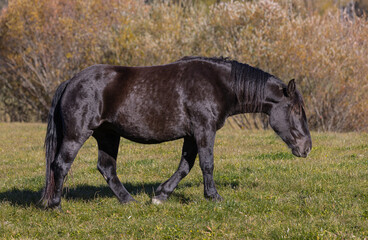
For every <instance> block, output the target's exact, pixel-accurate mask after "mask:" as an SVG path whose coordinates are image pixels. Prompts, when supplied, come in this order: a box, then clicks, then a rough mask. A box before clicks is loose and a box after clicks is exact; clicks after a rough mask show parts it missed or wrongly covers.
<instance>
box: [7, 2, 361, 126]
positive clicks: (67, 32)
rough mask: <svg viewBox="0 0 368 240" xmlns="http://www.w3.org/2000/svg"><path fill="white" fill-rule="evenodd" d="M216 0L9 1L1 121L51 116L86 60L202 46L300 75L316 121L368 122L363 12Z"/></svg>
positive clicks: (141, 57) (128, 59) (144, 56)
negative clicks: (57, 97) (59, 92)
mask: <svg viewBox="0 0 368 240" xmlns="http://www.w3.org/2000/svg"><path fill="white" fill-rule="evenodd" d="M166 2H167V1H166ZM212 2H213V3H212ZM212 2H211V1H207V4H203V3H202V4H201V3H200V1H198V2H196V1H194V2H193V1H176V2H175V3H172V2H171V3H165V1H153V3H149V4H147V3H145V2H144V1H143V0H142V1H138V0H91V1H84V0H32V1H29V0H13V1H10V2H9V6H8V8H6V9H3V11H2V14H1V17H0V99H1V101H0V102H1V103H0V120H3V121H35V120H36V121H37V120H44V119H45V118H46V116H47V112H48V108H49V105H50V102H51V98H52V96H53V93H54V91H55V89H56V87H57V85H58V84H60V83H61V82H63V81H65V80H67V79H69V78H71V77H72V76H73V75H74V74H75V73H77V72H78V71H80V70H81V69H83V68H85V67H87V66H89V65H93V64H96V63H107V64H117V65H130V66H133V65H154V64H163V63H168V62H171V61H174V60H177V59H179V58H181V57H182V56H185V55H202V56H208V57H211V56H225V57H230V58H233V59H236V60H238V61H241V62H246V63H248V64H251V65H253V66H256V67H259V68H261V69H263V70H265V71H268V72H270V73H272V74H274V75H276V76H278V77H280V78H281V79H283V80H284V81H285V82H286V81H288V80H289V79H292V78H295V79H296V80H297V83H298V85H299V88H300V89H301V91H302V92H303V95H304V99H305V105H306V110H307V115H308V117H309V122H310V126H311V127H312V128H313V129H318V130H335V131H350V130H355V131H367V130H368V104H367V103H368V64H367V63H368V42H367V40H366V38H367V36H368V25H367V20H365V18H356V19H354V20H353V21H344V20H342V18H341V15H340V12H339V10H338V8H337V7H336V6H335V5H333V4H330V5H328V7H325V6H326V5H323V7H319V8H316V7H314V8H313V6H310V4H304V5H303V3H304V2H309V1H302V0H294V1H279V2H276V1H271V0H260V1H227V2H220V3H217V2H219V1H212ZM311 2H312V3H313V2H316V3H319V4H320V3H321V2H328V1H311ZM289 3H290V4H289ZM291 3H292V4H291Z"/></svg>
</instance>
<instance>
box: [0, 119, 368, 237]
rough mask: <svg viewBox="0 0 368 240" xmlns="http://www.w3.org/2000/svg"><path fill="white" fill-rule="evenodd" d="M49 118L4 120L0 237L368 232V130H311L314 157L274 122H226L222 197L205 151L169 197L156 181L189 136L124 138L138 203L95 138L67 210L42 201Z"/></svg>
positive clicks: (71, 185) (122, 161) (75, 171)
mask: <svg viewBox="0 0 368 240" xmlns="http://www.w3.org/2000/svg"><path fill="white" fill-rule="evenodd" d="M45 131H46V125H45V124H26V123H11V124H9V123H0V156H1V160H0V209H1V211H0V238H1V239H12V238H20V239H27V238H28V239H58V238H60V239H101V238H102V239H113V238H114V239H116V238H117V239H247V238H248V239H284V238H290V239H298V238H299V239H331V238H337V239H364V238H367V237H368V134H367V133H317V132H312V140H313V150H312V152H311V154H310V156H309V157H308V158H296V157H294V156H293V155H292V154H291V153H290V151H289V149H288V148H287V147H286V145H285V144H284V143H283V142H282V141H281V140H280V139H279V138H278V137H277V136H276V135H275V133H273V132H272V131H249V130H239V129H234V128H231V127H230V126H229V125H226V126H225V127H224V128H223V129H222V130H220V131H219V132H218V134H217V138H216V145H215V150H214V152H215V174H214V179H215V182H216V184H217V188H218V191H219V193H220V194H221V195H222V197H224V201H223V202H220V203H216V202H210V201H207V200H205V199H204V197H203V184H202V176H201V171H200V168H199V165H198V160H197V161H196V164H195V166H194V168H193V170H192V172H191V173H190V174H189V175H188V177H187V178H185V179H184V180H183V181H182V182H181V183H180V184H179V186H178V188H177V189H176V190H175V191H174V193H173V195H172V196H171V198H170V199H169V201H168V202H166V203H165V204H163V205H159V206H156V205H153V204H151V198H152V196H153V194H154V189H155V188H156V187H157V186H158V185H159V184H160V183H161V182H163V181H165V180H166V179H167V178H169V177H170V176H171V174H172V173H173V172H174V171H175V170H176V168H177V165H178V163H179V157H180V150H181V145H182V140H178V141H174V142H169V143H163V144H158V145H141V144H136V143H133V142H130V141H128V140H124V139H122V141H121V144H120V149H119V156H118V165H117V166H118V175H119V177H120V179H121V180H122V182H123V183H124V184H125V186H126V188H127V189H128V190H129V191H130V192H131V193H132V195H133V197H134V198H135V199H136V200H137V201H138V203H133V204H128V205H121V204H119V203H118V201H117V199H116V198H115V197H114V196H113V194H112V192H111V190H110V189H109V188H108V186H107V184H106V183H105V181H104V179H103V177H102V176H101V175H100V173H99V172H98V170H97V168H96V165H97V147H96V141H95V140H94V139H90V140H88V142H87V143H86V144H85V145H84V147H83V148H82V149H81V151H80V153H79V154H78V156H77V158H76V160H75V162H74V164H73V167H72V171H71V172H70V174H69V177H68V180H67V182H66V185H65V186H66V188H65V194H64V197H63V199H62V211H58V210H44V209H42V208H41V207H40V206H39V205H38V204H37V201H38V200H39V198H40V193H41V189H42V187H43V185H44V175H45V169H44V168H45V160H44V150H43V140H44V135H45Z"/></svg>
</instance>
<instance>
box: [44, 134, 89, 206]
mask: <svg viewBox="0 0 368 240" xmlns="http://www.w3.org/2000/svg"><path fill="white" fill-rule="evenodd" d="M87 139H88V137H87V136H86V137H85V138H83V139H79V140H75V139H74V140H71V139H68V138H67V137H64V139H63V141H62V143H61V145H60V149H59V151H58V154H57V156H56V158H55V161H54V162H52V163H51V169H52V172H53V178H54V179H53V181H54V183H55V186H54V191H53V195H52V196H53V197H52V198H51V199H50V202H49V204H48V207H51V208H52V207H58V206H59V205H60V201H61V194H62V191H63V183H64V179H65V176H66V175H67V174H68V171H69V169H70V167H71V165H72V163H73V161H74V159H75V157H76V156H77V153H78V151H79V149H80V148H81V147H82V145H83V143H84V142H85V141H86V140H87Z"/></svg>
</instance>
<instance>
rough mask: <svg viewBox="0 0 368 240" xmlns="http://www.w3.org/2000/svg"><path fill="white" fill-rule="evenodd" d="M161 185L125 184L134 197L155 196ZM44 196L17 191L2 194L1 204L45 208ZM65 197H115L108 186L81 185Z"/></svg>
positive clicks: (28, 190) (65, 191)
mask: <svg viewBox="0 0 368 240" xmlns="http://www.w3.org/2000/svg"><path fill="white" fill-rule="evenodd" d="M159 185H160V183H159V182H153V183H138V184H132V183H125V184H124V186H125V188H126V189H127V190H128V191H129V192H130V193H131V194H132V195H133V196H134V195H136V194H138V193H140V192H145V193H147V194H149V195H151V196H152V195H153V194H154V190H155V189H156V188H157V187H158V186H159ZM41 195H42V189H41V190H39V191H35V190H30V189H17V188H13V189H11V190H8V191H5V192H0V203H1V202H10V204H11V205H17V206H23V207H29V206H35V207H39V208H43V206H41V205H40V204H39V201H40V198H41ZM63 197H64V198H66V199H81V200H91V199H94V198H98V197H102V198H103V197H115V196H114V194H113V192H112V191H111V189H110V187H109V186H108V185H106V186H103V185H100V186H91V185H79V186H76V187H73V188H64V193H63Z"/></svg>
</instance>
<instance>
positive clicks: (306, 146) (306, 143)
mask: <svg viewBox="0 0 368 240" xmlns="http://www.w3.org/2000/svg"><path fill="white" fill-rule="evenodd" d="M274 89H275V88H274ZM276 91H277V92H278V93H277V94H275V95H278V97H277V98H278V101H273V103H272V107H271V109H270V111H269V115H270V118H269V119H270V125H271V127H272V129H273V130H274V131H275V132H276V133H277V134H278V135H279V136H280V137H281V139H282V140H283V141H284V142H285V143H286V144H287V145H288V146H289V148H291V150H292V153H293V154H294V155H295V156H297V157H307V155H308V154H309V152H310V150H311V149H312V139H311V136H310V133H309V129H308V122H307V117H306V115H305V112H304V105H303V99H302V97H301V94H300V93H299V92H298V90H296V87H295V81H294V80H291V81H290V82H289V84H288V86H287V87H286V88H285V87H283V88H281V89H280V88H279V89H277V90H276ZM280 91H282V93H280ZM273 92H274V93H275V91H273Z"/></svg>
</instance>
